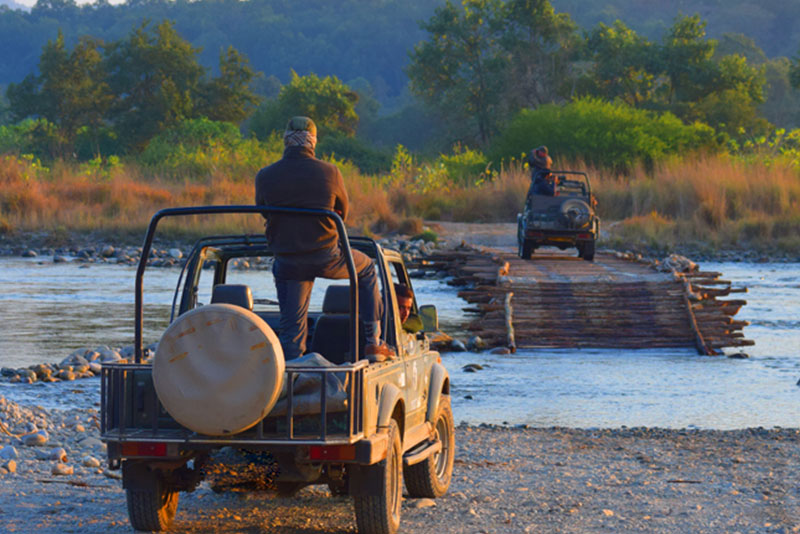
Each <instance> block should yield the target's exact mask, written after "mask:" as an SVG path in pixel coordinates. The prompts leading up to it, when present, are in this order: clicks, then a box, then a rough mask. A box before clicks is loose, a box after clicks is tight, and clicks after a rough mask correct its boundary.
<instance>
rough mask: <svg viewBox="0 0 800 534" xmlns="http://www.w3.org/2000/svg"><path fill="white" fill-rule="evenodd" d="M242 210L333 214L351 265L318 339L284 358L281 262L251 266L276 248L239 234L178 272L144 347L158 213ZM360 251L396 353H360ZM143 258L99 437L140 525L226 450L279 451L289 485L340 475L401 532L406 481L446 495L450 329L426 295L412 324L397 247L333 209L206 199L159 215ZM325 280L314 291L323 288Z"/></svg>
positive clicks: (345, 488)
mask: <svg viewBox="0 0 800 534" xmlns="http://www.w3.org/2000/svg"><path fill="white" fill-rule="evenodd" d="M230 213H237V214H242V213H246V214H253V215H250V216H253V217H255V216H258V217H259V218H260V217H261V215H262V214H271V213H283V214H286V213H289V214H292V215H297V216H308V217H329V218H332V219H333V220H334V221H335V223H336V226H337V228H338V230H339V235H340V237H341V246H342V250H343V251H344V253H345V257H346V259H347V265H348V270H349V273H350V278H349V283H347V281H341V280H340V281H334V282H333V283H331V285H329V286H328V287H327V289H326V290H325V295H324V299H322V306H321V309H319V310H316V311H315V310H313V309H311V310H310V311H309V315H308V321H309V335H308V347H309V349H308V350H309V352H308V353H307V354H306V355H304V356H302V357H300V358H298V359H297V360H294V361H284V358H283V352H282V350H281V346H280V343H279V342H278V339H277V337H276V333H275V332H276V331H277V329H278V325H279V318H280V313H279V311H278V307H277V302H276V300H275V289H274V284H273V282H272V280H271V278H270V275H269V270H268V269H266V268H264V269H261V270H252V269H251V270H244V269H240V268H238V267H237V266H241V265H242V264H243V262H248V263H258V262H261V263H262V265H263V264H266V265H268V264H269V260H270V259H271V256H272V255H271V252H270V250H269V247H268V245H267V243H266V240H265V238H264V236H262V235H236V236H217V237H204V238H202V239H200V240H199V241H197V243H196V244H195V246H194V248H193V250H192V251H191V253H190V254H189V255H188V257H187V261H186V264H185V266H184V269H183V272H182V273H181V278H180V279H179V281H178V287H177V289H176V291H175V297H174V299H173V303H172V308H173V309H172V317H171V319H170V324H169V326H168V328H167V329H166V331H165V332H164V334H163V335H162V337H161V340H160V341H159V343H158V348H157V350H156V351H155V355H154V357H152V358H145V354H144V350H143V339H142V338H143V326H142V322H143V318H144V316H145V315H144V313H143V294H142V293H143V276H144V272H145V269H146V267H147V261H146V259H147V258H148V256H149V255H150V251H151V248H152V243H153V237H154V234H155V231H156V227H157V225H158V223H159V221H161V220H162V219H164V218H168V217H170V218H172V217H182V216H188V215H212V214H230ZM351 248H354V249H357V250H360V251H362V252H364V253H365V254H367V255H369V256H371V257H372V258H373V259H374V261H375V264H376V268H377V271H378V273H377V274H378V278H379V280H380V286H381V291H382V298H383V308H384V314H383V319H382V320H383V324H382V327H383V328H382V330H383V334H382V336H383V338H384V341H385V342H386V343H388V344H389V345H391V346H393V347H396V350H397V358H396V359H392V360H387V361H385V362H381V363H370V362H368V361H367V360H366V359H363V358H362V357H361V354H362V350H363V349H362V347H363V345H364V340H363V339H362V338H361V337H360V332H359V321H357V320H355V318H356V317H357V316H358V298H357V296H358V280H357V278H356V276H355V267H354V264H353V259H352V253H351ZM141 258H142V259H141V260H140V262H139V265H138V269H137V272H136V302H135V314H136V315H135V335H136V340H135V345H136V357H135V363H130V364H108V365H104V366H103V371H102V374H101V376H102V380H101V400H102V405H101V435H102V439H103V441H105V442H106V443H107V445H108V458H109V466H110V468H112V469H121V470H122V486H123V488H124V489H125V491H126V495H127V505H128V515H129V517H130V521H131V524H132V526H133V527H134V528H135V529H137V530H155V531H159V530H164V529H167V528H168V527H169V526H170V524H171V523H172V522H173V519H174V517H175V515H176V510H177V505H178V496H179V492H181V491H187V492H190V491H193V490H194V489H195V488H197V487H198V485H199V484H200V483H201V482H202V481H203V480H204V479H206V478H209V477H210V476H211V469H210V468H209V466H210V465H211V464H213V463H214V462H215V461H217V460H215V458H219V457H223V458H224V455H223V454H222V453H223V452H225V453H230V452H231V451H233V452H234V453H240V457H245V458H250V459H251V460H250V461H251V463H258V462H264V463H265V464H269V465H270V466H271V468H270V469H271V470H266V471H265V472H269V473H271V475H272V476H273V477H274V480H272V481H265V482H269V483H270V484H271V487H273V488H274V489H277V491H278V492H279V493H283V494H284V495H291V494H292V493H293V492H295V491H297V490H298V489H300V488H302V487H303V486H305V485H310V484H327V485H328V486H329V487H330V489H331V492H332V493H333V494H335V495H350V496H352V499H353V503H354V508H355V516H356V522H357V526H358V531H359V532H362V533H375V534H386V533H389V534H391V533H394V532H396V530H397V529H398V526H399V524H400V511H401V501H402V496H403V491H402V485H403V480H405V484H406V488H407V490H408V495H410V496H411V497H430V498H435V497H440V496H442V495H444V494H445V492H446V491H447V489H448V487H449V485H450V479H451V476H452V470H453V458H454V448H455V432H454V428H453V414H452V411H451V405H450V379H449V376H448V373H447V371H446V370H445V368H444V366H443V365H442V364H441V358H440V357H439V354H438V353H437V352H435V351H432V350H430V346H429V341H428V339H427V337H426V335H425V333H424V332H425V331H433V330H435V329H436V328H437V327H438V325H437V324H436V323H437V318H436V310H435V308H433V307H432V306H427V307H426V306H423V307H421V308H417V306H416V303H415V304H414V308H413V312H414V314H416V315H417V317H418V318H419V319H418V320H417V322H418V323H421V327H422V330H423V331H421V332H419V333H414V334H411V333H407V332H406V331H405V330H404V329H403V326H402V325H401V324H400V321H399V318H398V308H397V302H396V296H395V292H394V283H403V284H407V285H409V286H410V280H409V278H408V274H407V272H406V269H405V266H404V264H403V260H402V257H401V256H400V254H399V253H397V252H395V251H392V250H384V249H382V248H381V247H380V246H379V245H378V244H377V243H375V241H373V240H371V239H366V238H349V239H348V237H347V234H346V231H345V227H344V225H343V223H342V221H341V219H340V218H339V217H338V216H337V215H336V214H335V213H333V212H329V211H322V210H299V209H291V208H268V207H263V206H205V207H193V208H171V209H165V210H162V211H159V212H158V213H156V214H155V215H154V216H153V218H152V220H151V222H150V226H149V228H148V231H147V235H146V237H145V241H144V246H143V249H142V256H141ZM243 281H245V282H248V281H249V284H246V283H242V282H243ZM234 282H236V283H234ZM323 282H327V281H323V280H318V281H317V284H315V288H316V287H317V286H319V289H320V290H322V289H323V287H324V284H323ZM315 298H316V300H317V301H319V300H320V299H319V298H318V296H317V297H314V295H313V294H312V305H313V304H314V300H315ZM204 301H205V302H204ZM151 316H152V314H148V317H151ZM412 317H413V316H412ZM149 360H152V361H149Z"/></svg>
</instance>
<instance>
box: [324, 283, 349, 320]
mask: <svg viewBox="0 0 800 534" xmlns="http://www.w3.org/2000/svg"><path fill="white" fill-rule="evenodd" d="M322 313H350V286H349V285H347V286H328V289H326V290H325V299H324V300H323V301H322Z"/></svg>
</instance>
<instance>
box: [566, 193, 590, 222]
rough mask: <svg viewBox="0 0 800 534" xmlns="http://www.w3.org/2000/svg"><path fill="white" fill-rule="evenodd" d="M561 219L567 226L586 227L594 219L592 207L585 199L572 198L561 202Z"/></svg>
mask: <svg viewBox="0 0 800 534" xmlns="http://www.w3.org/2000/svg"><path fill="white" fill-rule="evenodd" d="M561 219H562V222H563V223H564V225H565V226H566V227H567V228H571V229H574V230H577V229H580V228H584V227H585V226H587V225H588V224H589V223H590V222H591V220H592V208H590V207H589V204H587V203H586V202H584V201H583V200H580V199H577V198H571V199H569V200H566V201H564V203H563V204H561Z"/></svg>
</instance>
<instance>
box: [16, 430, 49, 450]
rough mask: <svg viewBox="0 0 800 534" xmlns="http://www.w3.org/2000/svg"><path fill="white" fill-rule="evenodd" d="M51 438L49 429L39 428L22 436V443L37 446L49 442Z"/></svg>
mask: <svg viewBox="0 0 800 534" xmlns="http://www.w3.org/2000/svg"><path fill="white" fill-rule="evenodd" d="M49 438H50V436H48V434H47V431H45V430H39V431H36V432H32V433H30V434H26V435H24V436H22V443H24V444H25V446H27V447H37V446H39V445H44V444H45V443H47V440H48V439H49Z"/></svg>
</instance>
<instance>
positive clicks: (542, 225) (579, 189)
mask: <svg viewBox="0 0 800 534" xmlns="http://www.w3.org/2000/svg"><path fill="white" fill-rule="evenodd" d="M553 175H554V176H555V195H553V196H550V195H536V194H529V195H528V198H527V199H526V200H525V211H523V212H522V213H518V214H517V244H518V246H519V249H518V252H519V257H520V258H523V259H526V260H527V259H530V257H531V254H532V253H533V251H534V250H536V249H537V248H538V247H544V246H553V247H558V248H560V249H561V250H564V249H566V248H569V247H575V248H577V249H578V256H579V257H581V258H583V259H585V260H586V261H593V260H594V248H595V241H596V240H597V235H598V234H599V232H600V219H599V218H598V217H597V214H596V213H595V211H594V205H595V204H596V202H595V200H594V196H593V195H592V188H591V184H590V183H589V176H588V175H587V174H586V173H585V172H575V171H553Z"/></svg>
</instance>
